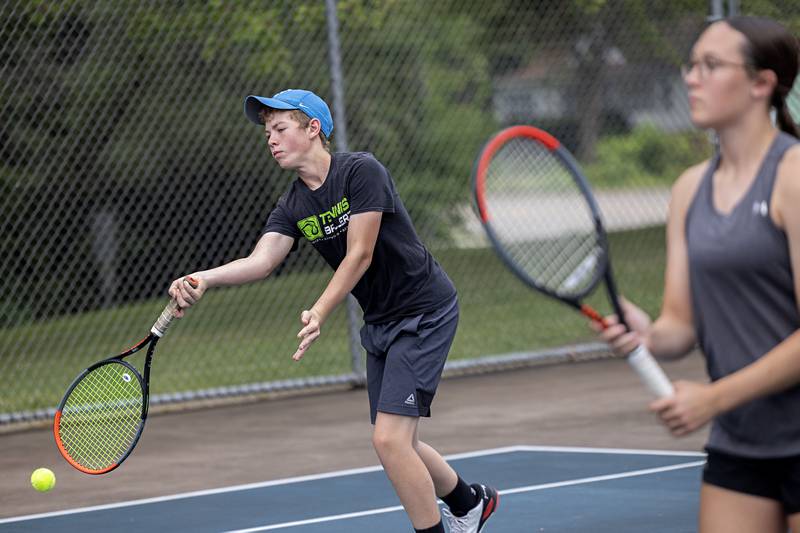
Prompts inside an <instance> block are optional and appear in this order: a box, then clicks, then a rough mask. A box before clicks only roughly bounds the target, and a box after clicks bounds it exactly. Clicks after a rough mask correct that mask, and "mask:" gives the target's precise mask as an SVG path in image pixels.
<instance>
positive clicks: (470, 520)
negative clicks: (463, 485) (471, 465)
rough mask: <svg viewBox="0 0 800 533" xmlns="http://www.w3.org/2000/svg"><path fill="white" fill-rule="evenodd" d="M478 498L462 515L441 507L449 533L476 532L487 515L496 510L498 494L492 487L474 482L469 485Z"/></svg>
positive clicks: (498, 499) (498, 500)
mask: <svg viewBox="0 0 800 533" xmlns="http://www.w3.org/2000/svg"><path fill="white" fill-rule="evenodd" d="M470 487H472V490H474V491H475V494H477V495H478V498H479V499H480V500H479V501H478V504H477V505H476V506H475V507H473V508H472V509H470V511H469V512H468V513H467V514H465V515H464V516H454V515H453V513H451V512H450V509H447V508H444V509H442V515H443V516H444V517H445V519H446V520H447V526H448V529H449V531H450V533H478V532H479V531H481V530H482V529H483V525H484V524H485V523H486V521H487V520H489V517H490V516H492V514H494V512H495V511H496V510H497V504H498V503H499V502H500V495H499V494H497V491H496V490H494V489H493V488H492V487H487V486H486V485H481V484H479V483H475V484H473V485H470Z"/></svg>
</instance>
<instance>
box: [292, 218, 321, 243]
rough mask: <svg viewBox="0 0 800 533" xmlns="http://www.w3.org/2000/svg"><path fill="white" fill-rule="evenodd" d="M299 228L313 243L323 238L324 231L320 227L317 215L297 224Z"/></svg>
mask: <svg viewBox="0 0 800 533" xmlns="http://www.w3.org/2000/svg"><path fill="white" fill-rule="evenodd" d="M297 227H298V228H300V231H301V232H302V233H303V235H305V237H306V239H308V240H309V241H313V240H316V239H319V238H320V237H322V230H321V229H320V227H319V219H318V218H317V215H311V216H310V217H306V218H304V219H303V220H300V221H298V222H297Z"/></svg>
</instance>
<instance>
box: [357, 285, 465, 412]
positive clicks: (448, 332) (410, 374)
mask: <svg viewBox="0 0 800 533" xmlns="http://www.w3.org/2000/svg"><path fill="white" fill-rule="evenodd" d="M457 327H458V298H457V297H455V296H454V297H453V298H452V299H451V300H448V301H447V302H446V303H445V304H444V305H443V306H442V307H440V308H439V309H437V310H435V311H431V312H429V313H424V314H421V315H417V316H413V317H406V318H401V319H399V320H395V321H392V322H386V323H383V324H365V325H364V327H363V328H361V345H362V346H364V349H365V350H366V351H367V392H368V394H369V411H370V420H372V423H373V424H374V423H375V417H376V416H377V415H378V411H381V412H383V413H392V414H397V415H405V416H414V417H419V416H430V415H431V403H432V402H433V396H434V395H435V394H436V388H437V387H438V386H439V379H440V378H441V377H442V370H443V369H444V362H445V360H447V354H448V352H449V351H450V345H451V344H453V338H455V336H456V328H457Z"/></svg>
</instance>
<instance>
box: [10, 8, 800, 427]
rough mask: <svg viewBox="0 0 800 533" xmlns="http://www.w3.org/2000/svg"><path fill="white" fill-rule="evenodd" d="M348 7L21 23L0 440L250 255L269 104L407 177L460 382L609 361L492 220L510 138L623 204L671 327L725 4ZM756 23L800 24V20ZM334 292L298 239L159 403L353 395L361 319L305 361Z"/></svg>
mask: <svg viewBox="0 0 800 533" xmlns="http://www.w3.org/2000/svg"><path fill="white" fill-rule="evenodd" d="M334 4H335V3H334V2H333V1H329V2H327V7H328V9H327V10H326V2H323V1H321V0H292V1H289V0H286V1H277V0H276V1H263V0H262V1H246V0H243V1H239V2H220V1H211V2H209V1H202V2H201V1H187V2H156V1H151V2H130V1H113V2H91V1H80V0H66V1H56V0H28V1H23V0H11V1H6V2H4V3H3V4H2V5H1V6H0V15H1V16H0V73H1V74H2V75H1V76H0V109H1V110H2V121H0V208H1V209H2V210H1V211H0V242H2V254H1V255H0V272H2V277H0V423H8V422H14V421H17V420H22V419H27V418H31V417H45V416H47V414H48V413H49V412H50V411H48V410H51V409H52V407H53V406H54V405H55V404H56V403H57V401H58V399H59V397H60V395H61V393H62V392H63V390H64V389H65V388H66V386H67V385H68V384H69V382H70V380H71V379H72V377H74V375H75V374H76V373H77V372H78V371H79V370H80V369H82V368H83V367H85V366H87V365H88V364H89V363H91V362H93V361H94V360H96V359H98V358H100V357H102V356H105V355H110V354H113V353H117V352H119V351H121V350H122V349H124V348H125V347H127V346H128V345H130V344H133V343H134V342H135V341H136V340H138V339H139V338H140V337H141V336H143V335H144V334H146V332H147V329H148V328H149V326H150V325H151V323H152V321H153V320H154V319H155V317H156V316H157V315H158V312H159V311H160V308H161V307H162V306H163V305H164V303H165V300H166V288H167V287H168V285H169V283H170V282H171V280H173V279H175V278H176V277H178V276H180V275H183V274H186V273H189V272H193V271H196V270H199V269H205V268H209V267H212V266H216V265H219V264H222V263H224V262H227V261H230V260H232V259H234V258H237V257H241V256H245V255H247V254H248V253H249V252H250V250H251V249H252V247H253V245H254V243H255V242H256V240H257V239H258V237H259V235H260V231H261V228H262V227H263V224H264V222H265V221H266V218H267V216H268V214H269V212H270V210H271V209H272V207H273V206H274V205H275V202H276V201H277V198H278V196H279V195H280V193H281V192H282V191H283V190H284V189H285V188H286V186H287V184H288V183H289V182H290V180H291V179H292V176H291V175H288V174H287V173H284V172H282V171H280V169H279V168H278V167H277V165H275V164H274V163H272V162H271V158H270V157H269V154H268V152H267V150H266V147H265V143H264V139H263V133H262V132H261V131H260V129H259V128H257V127H255V126H254V125H252V124H250V123H249V122H247V121H246V119H245V118H244V116H243V113H242V103H243V99H244V97H245V96H246V95H248V94H264V95H271V94H272V93H274V92H277V91H278V90H281V89H284V88H290V87H302V88H310V89H313V90H314V91H315V92H317V93H318V94H320V95H322V96H323V97H325V98H326V99H327V100H328V101H329V102H330V103H332V104H336V105H333V108H334V109H333V110H334V113H335V114H336V113H342V115H344V110H346V116H337V123H338V124H341V125H344V124H346V130H347V146H348V148H349V149H351V150H366V151H372V152H374V153H375V154H376V156H377V157H378V158H379V159H380V160H381V161H383V162H384V163H385V164H386V165H387V167H388V168H389V169H390V171H391V173H392V175H393V177H394V179H395V181H396V182H397V185H398V188H399V190H400V193H401V196H402V197H403V198H404V202H405V203H406V205H407V207H408V208H409V211H410V213H411V216H412V218H413V219H414V220H415V223H416V226H417V229H418V231H419V233H420V235H421V236H422V237H423V239H424V240H425V242H426V243H427V244H428V245H429V247H430V248H431V249H432V250H433V252H434V255H435V256H436V257H437V259H439V261H440V262H441V263H442V264H443V265H444V267H445V269H446V270H447V271H448V273H449V274H450V276H451V277H452V278H453V280H454V281H455V283H456V286H457V287H458V289H459V292H460V299H461V307H462V320H461V325H460V330H459V334H458V337H457V339H456V342H455V345H454V347H453V350H452V352H451V367H453V368H454V367H463V366H466V365H475V364H480V365H485V364H492V363H497V362H498V361H500V362H509V361H511V362H516V361H518V360H530V359H531V358H530V356H529V355H521V354H530V353H535V354H541V355H542V356H543V357H550V356H558V355H559V354H562V355H563V354H574V353H578V352H581V351H584V350H589V349H594V345H589V346H588V347H587V346H584V347H581V346H576V343H583V342H587V341H591V340H592V336H591V333H590V332H589V331H588V329H587V328H586V326H585V325H584V324H583V322H582V320H581V319H580V318H579V317H575V316H573V315H572V314H571V311H569V310H566V309H561V307H559V306H558V304H553V303H550V302H547V301H545V300H544V299H543V298H540V297H538V296H536V295H534V294H532V293H530V292H529V291H527V290H526V289H525V288H524V287H523V286H522V285H521V284H520V283H519V282H518V281H516V280H515V279H514V278H513V277H512V276H511V275H510V274H509V273H508V272H506V271H505V269H504V268H503V267H502V265H501V264H500V263H499V261H497V260H496V259H495V257H494V255H493V254H492V252H491V251H490V250H489V249H488V248H487V246H486V242H485V240H484V238H483V236H482V234H481V230H480V227H479V224H477V220H476V218H475V217H474V215H473V214H472V210H471V201H470V174H471V170H472V165H473V161H474V158H475V156H476V155H477V153H478V150H479V149H480V147H481V145H482V144H483V143H484V142H485V141H486V139H487V138H488V137H489V136H490V135H491V134H492V133H494V132H496V131H497V130H498V129H499V128H501V127H503V126H505V125H509V124H512V123H532V124H536V125H538V126H540V127H542V128H544V129H547V130H549V131H550V132H551V133H553V134H555V135H556V136H557V137H559V138H560V139H561V140H562V141H563V142H564V143H565V144H566V145H567V146H568V147H569V148H570V149H571V150H572V151H573V152H574V153H576V154H577V155H578V157H579V159H580V160H581V163H582V164H583V165H584V167H585V169H586V171H587V173H588V175H589V177H590V178H591V179H592V181H593V184H594V186H595V187H596V188H597V190H598V191H599V197H600V202H601V204H603V203H613V204H614V205H615V206H619V205H621V206H623V207H624V208H622V209H621V208H619V207H615V209H614V212H615V213H620V212H623V213H624V216H622V217H620V218H618V219H617V218H611V219H609V221H608V222H609V226H610V227H611V229H612V230H613V231H615V234H614V235H613V240H612V253H613V254H614V256H615V262H616V265H615V266H616V270H617V271H618V275H619V278H620V284H621V286H622V287H621V289H622V291H623V292H625V293H626V294H628V295H629V296H630V297H631V298H632V299H634V300H637V301H639V302H640V303H642V304H643V305H644V307H645V308H647V309H648V310H650V311H651V312H655V311H656V310H657V306H658V301H659V298H660V291H661V277H662V272H663V270H662V269H663V253H664V251H663V244H664V243H663V227H662V226H663V222H664V218H665V212H666V202H667V197H668V187H669V185H670V183H671V182H672V181H673V180H674V178H675V177H676V176H677V175H678V173H679V172H680V171H681V170H682V168H684V167H686V166H688V165H689V164H691V163H694V162H697V161H700V160H701V159H702V158H704V157H707V155H708V153H709V151H710V148H709V145H708V141H707V139H706V137H705V135H704V134H702V133H699V132H696V131H694V130H693V129H692V128H691V124H690V122H689V117H688V111H687V105H686V98H685V91H684V89H683V86H682V80H681V78H680V75H679V70H678V65H679V63H680V62H681V61H682V60H683V59H685V58H686V56H687V53H688V51H689V49H690V46H691V44H692V41H693V39H694V38H695V37H696V35H697V34H698V33H699V31H700V30H701V29H702V27H703V25H704V23H705V21H706V20H707V18H708V15H709V3H708V2H706V1H694V2H692V1H686V2H660V1H655V0H653V1H623V0H619V1H608V2H584V1H581V0H570V1H564V2H527V1H521V0H491V1H490V0H475V1H451V0H440V1H436V2H425V1H417V0H408V1H406V0H403V1H401V0H386V1H382V2H371V1H369V0H346V1H345V0H342V1H340V2H338V4H337V5H335V6H334ZM712 4H713V2H712ZM740 4H741V5H740V6H739V9H740V10H741V11H742V12H743V13H754V14H763V15H769V16H773V17H776V18H778V19H780V20H782V21H784V22H786V23H787V24H789V25H790V26H791V27H793V28H794V29H795V30H797V29H798V28H800V6H797V5H795V4H791V6H790V4H789V3H786V2H781V1H778V0H774V1H770V0H760V1H758V2H752V4H753V5H752V6H750V5H749V4H750V3H749V2H745V1H742V2H741V3H740ZM332 7H334V8H335V9H331V8H332ZM334 15H335V16H336V17H337V18H338V28H337V25H336V24H332V22H333V19H331V18H330V17H331V16H334ZM329 30H330V31H334V32H335V33H329ZM331 43H334V46H333V48H332V47H331ZM336 43H338V47H339V49H340V52H341V56H338V55H337V50H336V48H337V47H336V46H335V44H336ZM337 63H338V64H339V65H341V78H340V79H339V77H338V76H337V75H336V74H337V73H336V72H335V69H334V71H332V69H331V65H334V66H336V65H337ZM332 79H335V80H337V81H336V85H334V84H333V83H332V81H331V80H332ZM337 90H338V91H339V94H340V95H343V98H342V99H339V100H340V101H335V100H336V99H335V98H334V97H335V96H336V92H337ZM793 105H797V100H794V101H793ZM339 130H343V128H342V127H341V126H340V127H339ZM339 130H335V131H334V134H333V142H334V146H336V143H337V141H338V142H339V143H340V144H339V146H340V147H341V146H342V144H341V141H342V139H337V132H338V131H339ZM601 208H602V205H601ZM330 275H331V274H330V271H329V269H328V268H327V267H326V266H325V265H324V264H323V262H322V261H321V260H320V259H319V258H318V257H317V256H316V255H315V254H314V253H313V250H312V249H311V247H310V246H308V245H306V244H304V243H301V244H300V246H299V249H298V250H297V251H296V252H295V253H293V254H291V256H290V257H289V258H288V259H287V261H286V262H285V264H284V265H282V266H281V267H280V268H279V269H278V271H277V272H276V273H274V274H273V276H272V277H271V278H270V279H268V280H267V281H264V282H261V283H257V284H253V285H250V286H246V287H240V288H231V289H219V290H215V291H212V292H210V293H209V294H208V295H207V296H206V297H205V298H204V301H203V302H202V304H201V305H199V306H198V307H197V308H195V309H192V310H191V311H190V312H189V316H188V317H187V318H186V319H184V320H182V322H181V323H180V324H179V325H178V326H176V327H175V328H174V331H172V332H170V335H169V336H168V337H167V339H165V340H164V341H162V343H161V348H160V350H159V353H158V354H157V355H156V359H155V361H154V369H153V388H154V394H155V396H154V400H155V401H156V402H168V401H174V400H182V399H190V398H195V397H207V396H215V395H221V394H246V393H252V392H258V391H264V390H278V389H283V388H293V387H305V386H314V385H319V384H328V383H350V382H352V383H357V382H358V381H359V379H360V368H359V365H358V364H356V365H355V366H354V365H353V361H352V360H351V357H350V353H351V351H350V345H351V343H352V342H354V341H356V342H357V339H355V338H354V337H353V333H352V332H353V331H354V329H356V328H357V327H358V324H351V325H350V326H351V327H349V328H348V317H347V313H346V312H345V310H344V306H343V309H340V310H339V311H337V314H336V315H334V317H333V318H331V319H330V321H329V322H328V323H327V324H326V325H325V328H324V332H323V337H322V338H321V339H320V340H319V341H318V342H317V343H316V344H315V345H314V346H313V348H312V349H311V351H310V352H309V354H308V355H307V356H306V358H305V359H304V360H303V361H302V363H299V364H297V363H292V362H291V360H290V358H289V356H290V355H291V353H293V351H294V349H295V347H296V342H297V341H296V339H295V334H296V332H297V330H298V329H299V320H298V318H299V313H300V311H301V310H302V309H305V308H307V307H308V306H309V305H310V304H311V303H313V302H314V300H315V298H316V297H317V296H318V295H319V294H320V293H321V291H322V290H323V289H324V287H325V284H326V283H327V281H328V280H329V279H330ZM353 326H354V327H353ZM565 346H567V347H566V348H565ZM573 346H574V347H573ZM492 354H507V355H505V356H501V357H487V356H491V355H492Z"/></svg>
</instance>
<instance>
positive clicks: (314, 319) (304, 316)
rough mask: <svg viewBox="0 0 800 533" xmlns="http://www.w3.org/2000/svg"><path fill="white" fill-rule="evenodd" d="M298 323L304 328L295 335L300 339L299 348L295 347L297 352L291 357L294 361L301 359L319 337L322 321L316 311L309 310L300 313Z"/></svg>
mask: <svg viewBox="0 0 800 533" xmlns="http://www.w3.org/2000/svg"><path fill="white" fill-rule="evenodd" d="M300 323H301V324H303V326H304V327H303V329H301V330H300V331H299V332H298V333H297V338H298V339H300V346H298V347H297V351H296V352H294V355H292V359H294V360H295V361H299V360H300V359H302V358H303V355H304V354H305V353H306V350H308V347H309V346H311V343H313V342H314V341H315V340H317V337H319V335H320V333H321V331H320V327H321V326H322V319H321V317H320V316H319V313H317V311H315V310H314V309H311V310H308V311H303V312H302V313H300Z"/></svg>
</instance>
